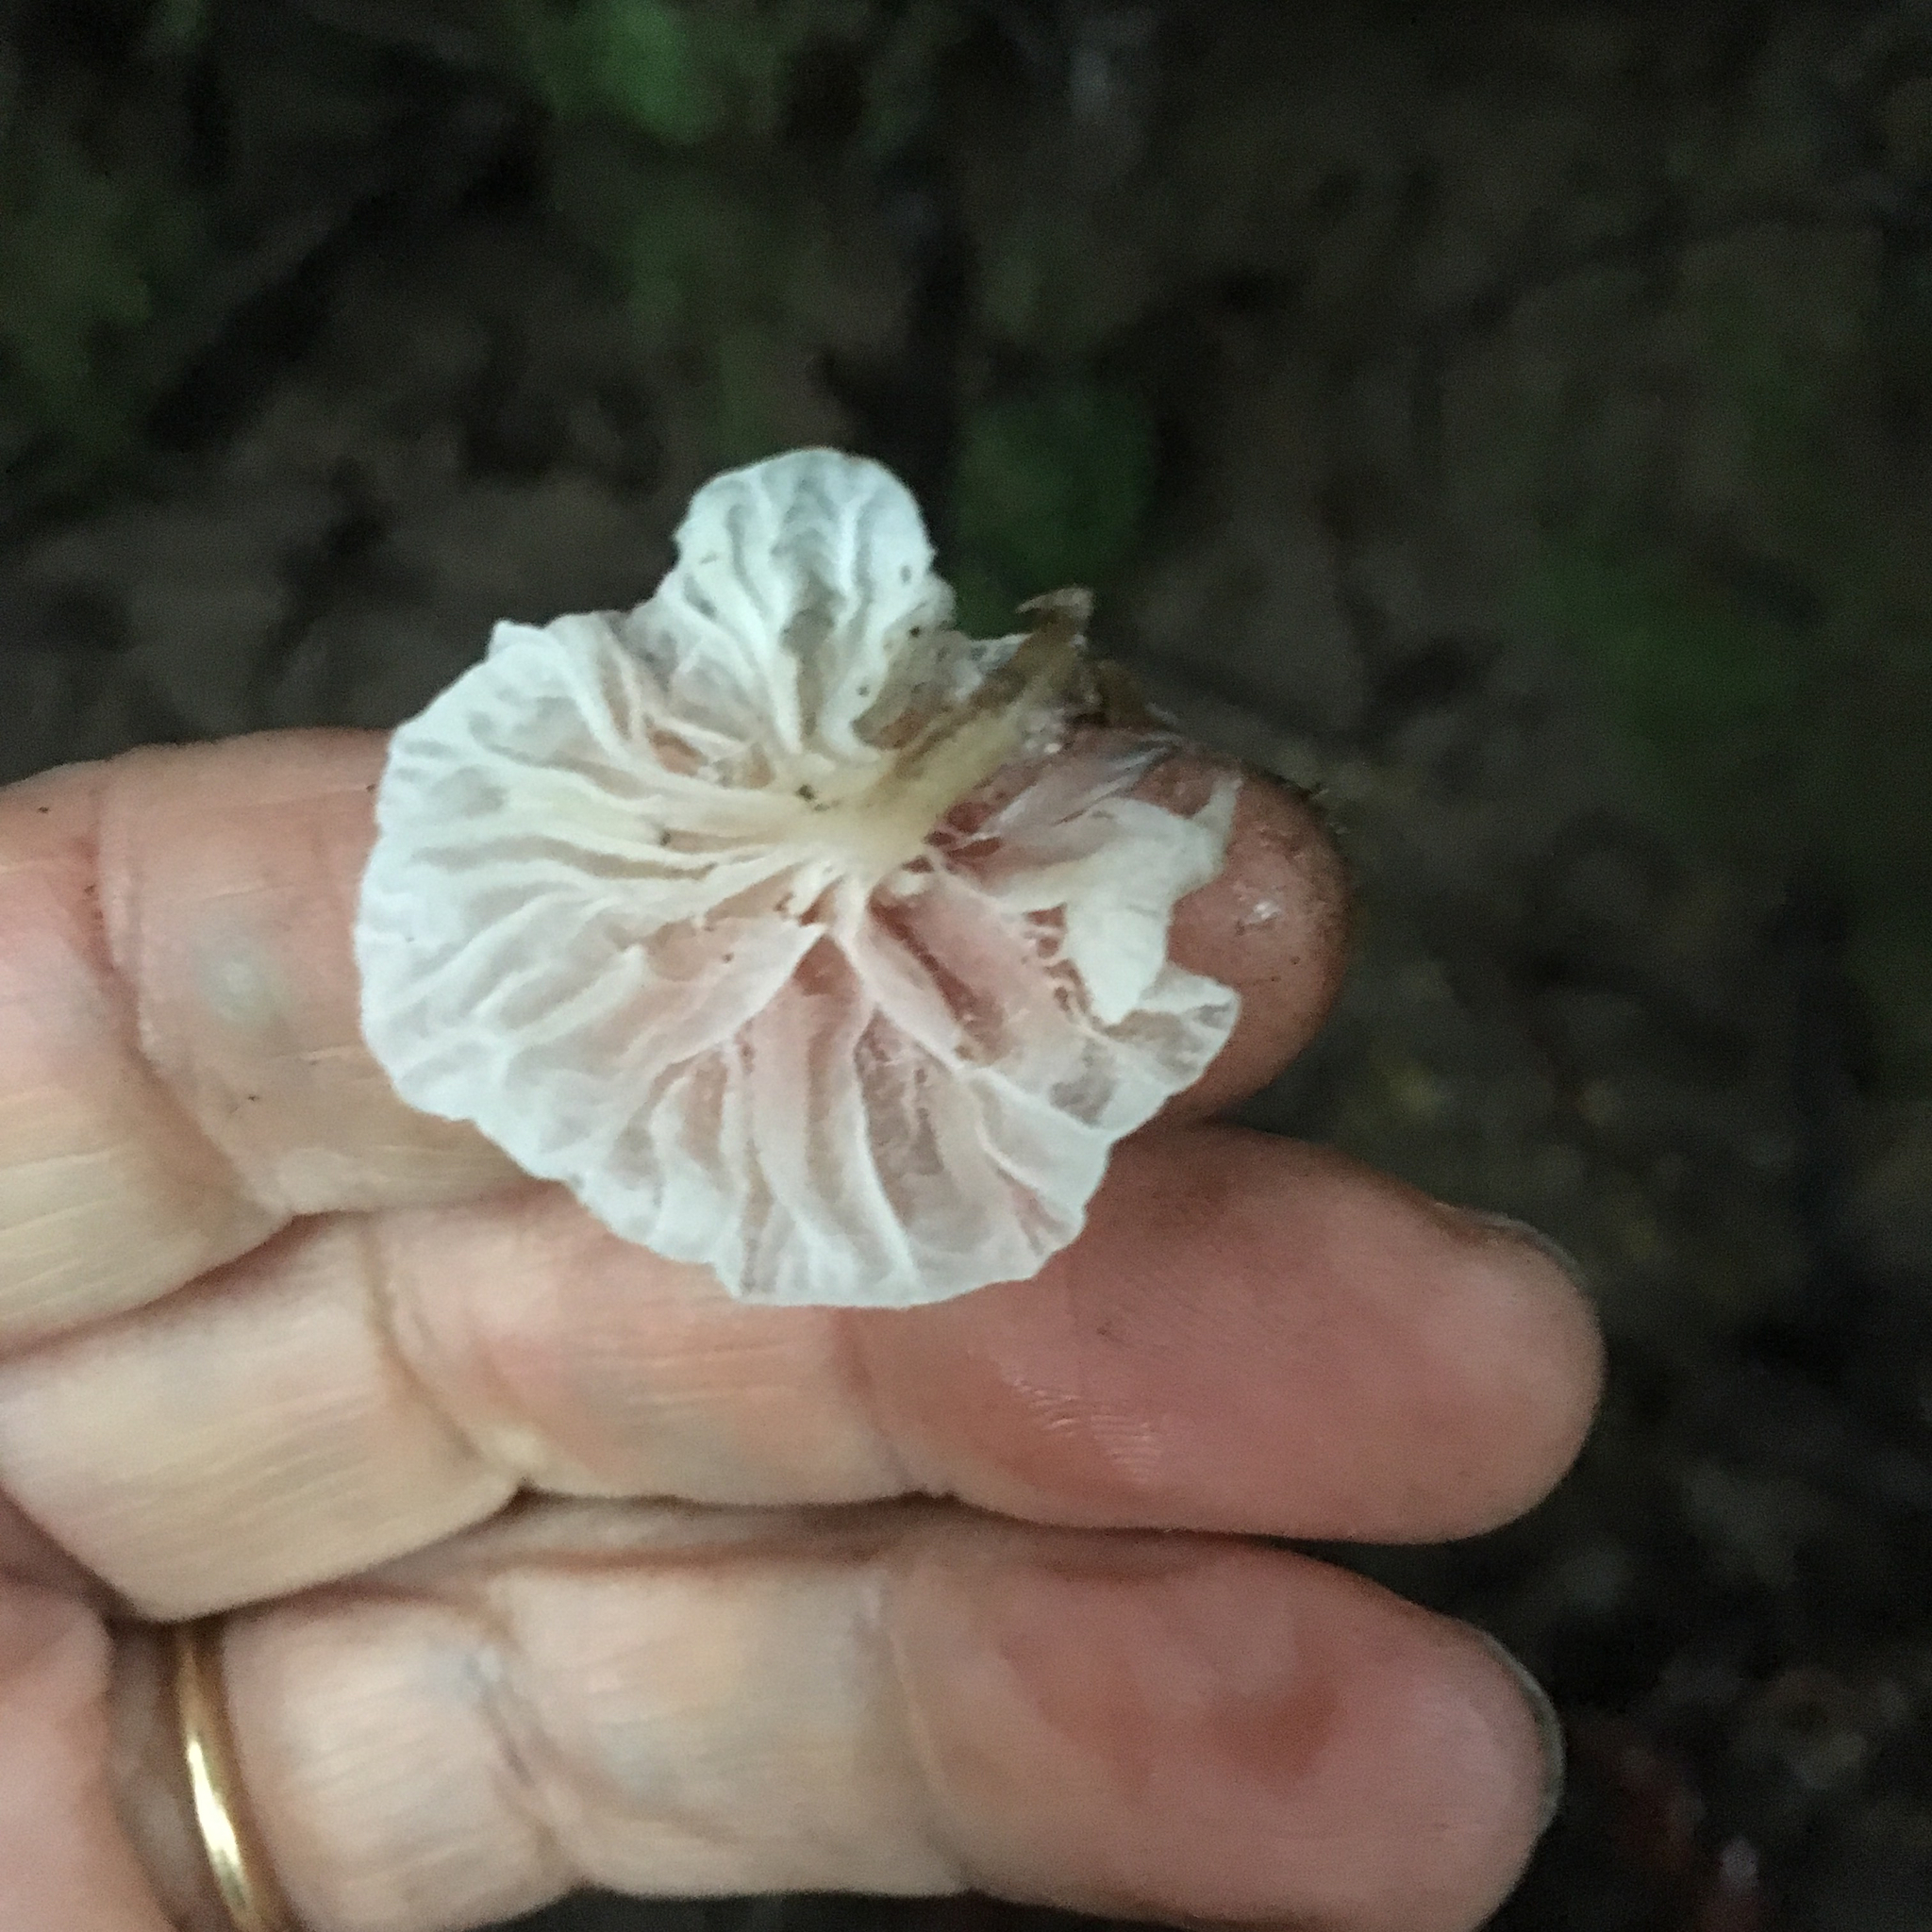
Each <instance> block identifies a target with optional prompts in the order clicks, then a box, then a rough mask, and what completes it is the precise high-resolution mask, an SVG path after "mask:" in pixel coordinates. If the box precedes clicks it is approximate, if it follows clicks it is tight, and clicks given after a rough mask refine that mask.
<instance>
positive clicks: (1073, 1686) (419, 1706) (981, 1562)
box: [128, 1504, 1549, 1932]
mask: <svg viewBox="0 0 1932 1932" xmlns="http://www.w3.org/2000/svg"><path fill="white" fill-rule="evenodd" d="M225 1675H226V1682H227V1687H228V1703H229V1713H230V1719H231V1723H232V1725H233V1728H234V1731H235V1736H236V1743H237V1754H238V1760H239V1763H240V1767H241V1772H242V1778H243V1780H244V1782H245V1786H246V1791H247V1797H248V1801H249V1805H250V1808H251V1810H252V1812H253V1814H254V1818H255V1823H256V1824H257V1826H258V1829H259V1830H260V1833H261V1835H262V1839H263V1841H264V1843H265V1845H266V1847H267V1848H268V1851H269V1853H270V1856H271V1859H272V1862H273V1864H274V1866H275V1872H276V1874H277V1876H278V1878H279V1880H280V1883H281V1885H282V1887H283V1889H284V1890H286V1891H287V1892H288V1893H289V1895H290V1898H291V1904H292V1905H293V1907H295V1910H296V1913H297V1916H298V1917H299V1918H300V1920H301V1921H302V1923H304V1924H306V1925H307V1926H308V1927H310V1928H312V1932H350V1928H354V1932H430V1928H434V1927H442V1926H449V1925H455V1924H475V1923H478V1922H479V1921H481V1920H484V1919H490V1918H495V1917H498V1916H505V1915H508V1914H509V1913H512V1912H515V1911H520V1910H524V1909H527V1908H529V1907H532V1906H535V1905H537V1904H539V1903H541V1902H542V1901H544V1900H547V1899H549V1898H553V1897H556V1896H558V1894H560V1893H561V1892H563V1891H565V1890H569V1889H571V1888H572V1887H574V1886H576V1885H580V1884H586V1883H590V1884H597V1885H602V1886H607V1887H609V1888H612V1889H615V1890H626V1891H633V1892H655V1893H662V1894H670V1895H684V1896H688V1895H697V1894H708V1893H724V1892H755V1891H769V1890H794V1891H796V1890H861V1891H874V1892H887V1893H895V1892H896V1893H943V1892H951V1891H957V1890H966V1889H974V1890H986V1891H991V1892H996V1893H999V1894H1001V1895H1005V1896H1009V1897H1016V1898H1022V1899H1027V1900H1034V1901H1039V1902H1042V1903H1048V1904H1054V1905H1059V1906H1065V1907H1075V1908H1080V1909H1086V1910H1093V1911H1102V1912H1108V1913H1117V1914H1122V1915H1124V1916H1130V1917H1135V1918H1155V1919H1164V1920H1167V1921H1169V1922H1172V1921H1173V1920H1174V1919H1175V1918H1177V1917H1183V1918H1188V1919H1192V1920H1205V1921H1212V1922H1217V1923H1226V1924H1241V1923H1253V1924H1268V1923H1284V1922H1285V1923H1292V1924H1303V1925H1311V1926H1322V1927H1332V1928H1336V1932H1344V1928H1345V1932H1384V1928H1387V1932H1394V1928H1397V1927H1399V1928H1401V1932H1452V1928H1457V1927H1465V1926H1470V1925H1474V1924H1477V1923H1479V1922H1480V1920H1481V1919H1482V1918H1483V1917H1484V1916H1485V1914H1486V1913H1487V1912H1488V1911H1490V1910H1491V1909H1492V1908H1493V1907H1494V1905H1495V1904H1496V1902H1497V1901H1498V1899H1499V1898H1500V1897H1501V1895H1502V1894H1503V1892H1504V1891H1505V1890H1507V1887H1508V1886H1509V1884H1510V1883H1511V1882H1512V1881H1513V1879H1514V1877H1515V1876H1516V1874H1517V1873H1518V1871H1519V1870H1520V1867H1521V1865H1522V1863H1523V1861H1524V1857H1526V1855H1527V1852H1528V1848H1529V1846H1530V1844H1531V1842H1532V1841H1533V1840H1534V1837H1535V1834H1536V1831H1537V1829H1538V1826H1539V1824H1540V1823H1541V1815H1542V1808H1543V1799H1544V1785H1545V1783H1546V1780H1547V1777H1548V1775H1549V1765H1548V1764H1547V1762H1546V1760H1545V1757H1544V1755H1543V1746H1542V1744H1541V1740H1540V1738H1539V1735H1538V1726H1537V1722H1536V1720H1535V1718H1534V1717H1533V1716H1532V1714H1531V1712H1530V1709H1529V1707H1528V1706H1527V1705H1526V1704H1525V1703H1524V1699H1523V1697H1522V1696H1521V1694H1520V1692H1519V1691H1518V1690H1517V1688H1516V1687H1515V1685H1514V1683H1513V1682H1512V1680H1511V1677H1510V1674H1509V1673H1508V1671H1507V1668H1506V1667H1505V1666H1504V1665H1503V1664H1501V1663H1500V1662H1499V1661H1498V1660H1497V1658H1496V1657H1494V1656H1493V1655H1492V1654H1491V1652H1490V1651H1489V1650H1488V1649H1487V1648H1486V1647H1485V1645H1484V1643H1483V1641H1482V1640H1480V1639H1478V1638H1477V1637H1476V1636H1475V1635H1474V1633H1472V1632H1470V1631H1467V1630H1464V1629H1462V1628H1460V1627H1459V1626H1457V1625H1454V1624H1447V1623H1445V1622H1443V1621H1441V1620H1440V1619H1438V1618H1435V1617H1432V1616H1429V1615H1427V1614H1426V1613H1424V1612H1422V1611H1419V1610H1416V1609H1413V1608H1411V1607H1407V1606H1406V1605H1403V1604H1401V1603H1399V1602H1397V1601H1396V1600H1394V1599H1392V1598H1391V1597H1389V1596H1387V1595H1386V1594H1384V1593H1383V1592H1381V1591H1377V1590H1375V1589H1374V1588H1373V1587H1372V1586H1370V1585H1368V1584H1365V1583H1363V1582H1361V1581H1360V1580H1359V1579H1357V1578H1354V1577H1350V1576H1347V1575H1345V1574H1341V1573H1340V1572H1337V1571H1334V1570H1331V1569H1328V1568H1326V1567H1324V1566H1323V1565H1321V1564H1318V1563H1315V1562H1312V1561H1310V1560H1308V1559H1306V1558H1303V1557H1294V1556H1290V1555H1285V1554H1281V1553H1276V1552H1270V1551H1263V1550H1259V1549H1255V1548H1252V1547H1247V1546H1243V1545H1231V1544H1226V1543H1220V1542H1216V1541H1208V1540H1201V1539H1194V1538H1185V1539H1171V1538H1170V1539H1154V1538H1146V1537H1138V1536H1113V1537H1103V1536H1096V1535H1091V1534H1082V1533H1077V1532H1063V1533H1049V1532H1042V1531H1038V1530H1028V1529H1023V1528H1018V1527H1015V1526H1012V1525H1007V1524H998V1523H996V1522H993V1521H991V1520H989V1519H985V1518H979V1517H975V1516H971V1515H963V1514H953V1513H949V1512H945V1511H942V1510H937V1509H926V1508H908V1509H885V1510H880V1511H873V1512H858V1513H856V1514H855V1513H852V1512H846V1513H844V1514H842V1515H840V1516H838V1517H836V1518H828V1517H827V1516H824V1515H804V1516H779V1517H772V1516H767V1515H765V1514H763V1513H761V1512H759V1513H753V1512H729V1513H724V1514H720V1515H709V1516H707V1515H704V1514H701V1513H686V1512H678V1511H671V1510H651V1509H639V1508H626V1507H614V1506H608V1505H556V1504H551V1505H543V1506H539V1507H533V1508H529V1509H526V1510H525V1511H522V1512H516V1513H513V1514H512V1515H511V1516H510V1517H509V1518H508V1519H505V1520H504V1521H502V1522H501V1523H500V1524H495V1525H492V1526H491V1527H490V1528H488V1529H486V1530H484V1531H482V1532H479V1533H478V1534H477V1535H476V1536H475V1537H473V1538H466V1539H463V1540H460V1541H458V1543H456V1544H454V1545H452V1546H450V1547H449V1548H448V1549H447V1550H445V1551H443V1552H441V1553H431V1554H429V1555H425V1556H423V1557H416V1558H412V1559H410V1560H409V1561H408V1562H407V1563H405V1564H402V1565H398V1566H396V1567H395V1568H394V1569H392V1570H391V1571H389V1572H386V1573H381V1574H377V1575H376V1576H375V1577H374V1578H372V1579H367V1580H365V1581H363V1582H361V1583H358V1584H357V1585H353V1586H343V1587H340V1588H338V1589H334V1590H331V1591H326V1592H318V1593H316V1594H315V1595H312V1596H309V1597H307V1598H298V1599H296V1600H294V1601H292V1602H290V1603H287V1604H284V1605H281V1606H277V1607H272V1608H266V1609H262V1610H258V1611H255V1612H251V1613H246V1614H244V1615H242V1617H240V1618H238V1619H237V1620H235V1621H234V1622H233V1623H232V1624H231V1625H230V1626H229V1629H228V1632H227V1637H226V1642H225ZM151 1681H152V1678H151V1674H150V1675H149V1676H148V1677H146V1678H144V1677H143V1675H142V1673H140V1672H138V1671H137V1672H135V1673H133V1674H130V1676H129V1678H128V1683H129V1685H130V1687H131V1689H132V1691H133V1694H134V1695H135V1697H136V1698H137V1699H139V1698H140V1697H142V1696H143V1695H150V1696H151V1695H152V1692H151V1691H143V1690H142V1685H143V1683H144V1682H148V1683H151ZM143 1836H144V1837H145V1838H146V1840H147V1849H148V1853H149V1857H150V1858H151V1860H154V1861H157V1862H158V1866H159V1868H160V1873H161V1882H162V1888H163V1890H164V1893H173V1894H174V1896H173V1897H172V1898H169V1899H167V1900H166V1901H165V1902H167V1903H170V1904H172V1905H174V1906H175V1908H176V1909H177V1910H183V1911H185V1910H186V1909H187V1901H188V1898H189V1896H190V1894H191V1893H192V1890H193V1888H194V1886H195V1884H196V1882H197V1880H196V1876H195V1874H194V1873H193V1872H192V1870H189V1869H184V1864H183V1859H182V1852H181V1848H182V1846H183V1844H184V1843H185V1842H186V1840H185V1838H184V1836H183V1834H181V1833H180V1831H179V1830H178V1828H175V1829H167V1828H162V1827H161V1826H160V1825H159V1824H157V1822H156V1821H155V1820H154V1819H153V1817H152V1815H150V1817H149V1829H148V1830H147V1831H146V1832H145V1833H144V1834H143Z"/></svg>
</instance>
